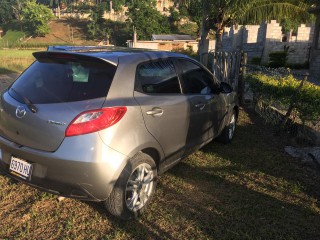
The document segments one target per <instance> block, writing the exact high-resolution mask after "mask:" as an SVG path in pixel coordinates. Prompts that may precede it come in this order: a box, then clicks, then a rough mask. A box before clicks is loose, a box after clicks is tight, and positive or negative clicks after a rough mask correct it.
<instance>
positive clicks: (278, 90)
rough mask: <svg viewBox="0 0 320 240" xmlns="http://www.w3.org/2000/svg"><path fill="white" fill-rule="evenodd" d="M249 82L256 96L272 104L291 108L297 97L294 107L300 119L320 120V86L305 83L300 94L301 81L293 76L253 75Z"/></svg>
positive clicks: (250, 76) (248, 78)
mask: <svg viewBox="0 0 320 240" xmlns="http://www.w3.org/2000/svg"><path fill="white" fill-rule="evenodd" d="M247 81H248V82H249V83H250V86H251V88H252V91H253V92H254V93H255V94H256V95H258V96H263V99H266V100H268V101H270V103H271V104H272V102H280V103H281V104H282V105H284V106H289V105H290V104H291V103H292V100H293V96H295V95H296V99H295V100H296V102H295V103H294V107H295V110H296V111H297V113H298V115H299V117H300V118H301V119H302V120H313V121H314V120H315V121H317V120H319V119H320V108H319V106H320V87H319V86H316V85H314V84H312V83H309V82H305V84H304V85H303V87H302V89H301V91H300V93H298V92H297V90H298V87H299V86H300V83H301V81H300V80H297V79H295V78H294V77H293V76H292V75H289V76H286V77H275V76H268V75H265V74H251V75H248V77H247Z"/></svg>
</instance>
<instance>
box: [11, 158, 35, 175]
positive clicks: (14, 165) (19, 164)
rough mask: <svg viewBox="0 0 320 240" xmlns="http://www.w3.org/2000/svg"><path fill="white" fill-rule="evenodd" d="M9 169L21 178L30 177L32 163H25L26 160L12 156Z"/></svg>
mask: <svg viewBox="0 0 320 240" xmlns="http://www.w3.org/2000/svg"><path fill="white" fill-rule="evenodd" d="M10 170H11V173H12V174H14V175H16V176H18V177H21V178H23V179H30V176H31V172H32V164H30V163H27V162H26V161H24V160H22V159H20V158H17V157H13V156H12V157H11V162H10Z"/></svg>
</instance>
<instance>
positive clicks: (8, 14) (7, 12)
mask: <svg viewBox="0 0 320 240" xmlns="http://www.w3.org/2000/svg"><path fill="white" fill-rule="evenodd" d="M11 20H12V8H11V5H10V3H9V2H8V1H7V0H0V25H2V24H6V23H8V22H10V21H11Z"/></svg>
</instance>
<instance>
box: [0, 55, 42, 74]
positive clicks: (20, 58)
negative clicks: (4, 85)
mask: <svg viewBox="0 0 320 240" xmlns="http://www.w3.org/2000/svg"><path fill="white" fill-rule="evenodd" d="M35 51H39V50H18V49H3V50H0V74H6V73H12V72H16V73H21V72H22V71H23V70H25V69H26V68H27V67H28V66H29V65H30V64H31V63H32V62H33V61H34V60H35V59H34V57H33V56H32V53H33V52H35Z"/></svg>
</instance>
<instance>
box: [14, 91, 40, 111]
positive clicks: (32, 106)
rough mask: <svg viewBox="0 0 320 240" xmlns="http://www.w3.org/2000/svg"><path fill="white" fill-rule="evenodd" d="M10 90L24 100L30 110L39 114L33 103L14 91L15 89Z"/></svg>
mask: <svg viewBox="0 0 320 240" xmlns="http://www.w3.org/2000/svg"><path fill="white" fill-rule="evenodd" d="M10 90H12V91H13V92H14V93H15V94H17V95H18V96H19V97H20V98H21V99H22V100H23V102H24V103H25V104H26V105H27V107H28V108H29V110H30V111H31V112H33V113H36V112H38V108H37V107H36V106H35V105H33V104H32V102H31V101H30V100H29V99H28V98H27V97H25V96H23V95H21V94H20V93H18V92H17V91H16V90H14V88H12V87H11V88H10Z"/></svg>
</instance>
